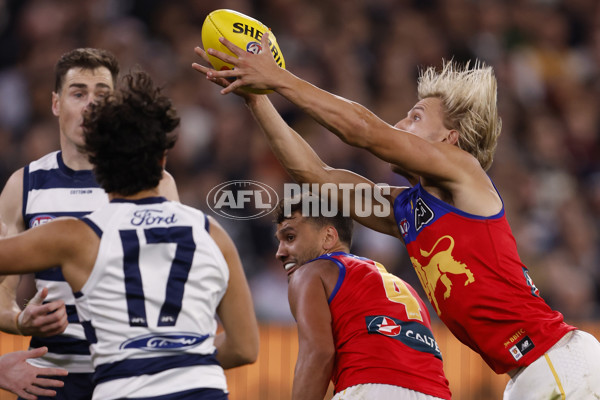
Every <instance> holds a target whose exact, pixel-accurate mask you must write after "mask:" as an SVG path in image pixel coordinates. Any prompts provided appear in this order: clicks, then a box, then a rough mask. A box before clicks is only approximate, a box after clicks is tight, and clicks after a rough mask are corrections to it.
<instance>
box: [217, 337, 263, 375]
mask: <svg viewBox="0 0 600 400" xmlns="http://www.w3.org/2000/svg"><path fill="white" fill-rule="evenodd" d="M215 347H216V348H217V355H216V358H217V361H219V364H221V367H223V369H229V368H235V367H239V366H242V365H246V364H252V363H253V362H255V361H256V356H257V353H258V351H257V348H256V347H257V346H254V345H253V343H251V341H246V342H245V343H242V342H238V343H231V340H230V341H228V340H227V334H226V333H225V332H221V333H219V334H218V335H217V337H216V338H215Z"/></svg>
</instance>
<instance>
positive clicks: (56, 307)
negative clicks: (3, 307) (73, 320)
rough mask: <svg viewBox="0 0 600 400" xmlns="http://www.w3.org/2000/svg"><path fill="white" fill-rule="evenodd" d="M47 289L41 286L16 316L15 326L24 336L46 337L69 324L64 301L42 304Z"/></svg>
mask: <svg viewBox="0 0 600 400" xmlns="http://www.w3.org/2000/svg"><path fill="white" fill-rule="evenodd" d="M46 296H48V289H47V288H43V289H42V290H40V291H38V292H37V293H36V295H35V296H34V297H33V298H32V299H31V300H30V301H29V303H28V304H27V307H25V309H24V310H23V311H21V313H19V317H18V318H17V328H18V330H19V332H21V334H22V335H24V336H38V337H47V336H54V335H58V334H60V333H63V332H64V331H65V329H66V328H67V325H68V324H69V321H68V319H67V310H66V308H65V302H64V301H62V300H55V301H51V302H49V303H46V304H43V302H44V299H45V298H46Z"/></svg>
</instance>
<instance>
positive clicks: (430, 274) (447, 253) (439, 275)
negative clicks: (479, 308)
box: [410, 235, 475, 315]
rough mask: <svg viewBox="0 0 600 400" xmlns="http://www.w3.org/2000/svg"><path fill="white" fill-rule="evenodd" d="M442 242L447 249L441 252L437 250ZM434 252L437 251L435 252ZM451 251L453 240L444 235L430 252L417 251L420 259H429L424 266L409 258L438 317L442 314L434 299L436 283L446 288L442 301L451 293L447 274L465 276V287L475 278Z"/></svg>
mask: <svg viewBox="0 0 600 400" xmlns="http://www.w3.org/2000/svg"><path fill="white" fill-rule="evenodd" d="M442 241H447V242H449V244H448V247H447V248H445V249H443V250H438V246H439V245H440V243H441V242H442ZM436 250H438V251H437V252H436ZM452 250H454V238H453V237H452V236H448V235H446V236H442V237H441V238H439V239H438V240H437V242H435V244H434V245H433V248H432V249H431V250H430V251H425V250H423V249H420V250H419V251H420V253H421V256H422V257H425V258H426V259H429V262H428V263H427V264H426V265H421V263H420V262H419V260H417V259H416V258H415V257H411V258H410V261H411V262H412V264H413V266H414V267H415V270H416V271H417V275H418V276H419V280H420V281H421V284H422V285H423V289H425V292H426V293H427V297H429V300H430V301H431V304H432V305H433V307H434V308H435V311H436V312H437V314H438V315H441V314H442V313H441V311H440V308H439V305H438V302H437V299H436V298H435V288H436V287H437V284H438V282H440V281H441V282H442V284H443V285H444V287H445V288H446V290H445V291H444V300H445V299H447V298H449V297H450V294H451V292H452V281H451V280H450V277H449V276H448V275H449V274H451V275H466V276H467V280H466V282H465V286H467V285H468V284H470V283H473V282H475V277H474V276H473V273H472V272H471V270H470V269H469V267H467V266H466V265H465V264H463V263H462V262H460V261H457V260H455V259H454V257H453V256H452ZM432 254H433V255H432Z"/></svg>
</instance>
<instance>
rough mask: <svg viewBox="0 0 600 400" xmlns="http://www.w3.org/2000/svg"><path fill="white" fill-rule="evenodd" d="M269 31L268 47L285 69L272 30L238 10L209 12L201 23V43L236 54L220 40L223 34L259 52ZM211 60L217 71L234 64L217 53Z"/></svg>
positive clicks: (254, 51) (261, 91)
mask: <svg viewBox="0 0 600 400" xmlns="http://www.w3.org/2000/svg"><path fill="white" fill-rule="evenodd" d="M266 31H269V48H270V50H271V53H273V58H274V59H275V62H276V63H277V65H279V66H280V67H281V68H285V60H284V59H283V54H282V53H281V49H280V48H279V45H278V44H277V39H276V38H275V35H274V34H273V32H270V29H269V28H268V27H267V26H266V25H264V24H263V23H262V22H260V21H258V20H256V19H254V18H251V17H249V16H247V15H245V14H242V13H240V12H237V11H233V10H227V9H221V10H215V11H213V12H211V13H210V14H208V16H207V17H206V19H205V20H204V24H203V25H202V46H203V47H204V50H206V49H208V48H213V49H215V50H219V51H221V52H223V53H227V54H230V55H232V56H233V55H234V54H232V53H231V52H230V51H229V49H227V47H225V46H224V45H223V44H222V43H221V42H219V38H220V37H224V38H226V39H227V40H229V41H230V42H231V43H233V44H235V45H236V46H238V47H240V48H242V49H246V51H248V52H250V53H254V54H258V53H260V52H261V51H262V46H261V43H260V40H261V39H262V35H263V33H264V32H266ZM208 59H209V61H210V63H211V64H212V66H213V68H214V69H216V70H217V71H221V70H224V69H232V68H233V65H231V64H229V63H226V62H224V61H222V60H220V59H218V58H216V57H214V56H211V55H208ZM248 90H250V91H252V92H254V93H269V92H271V91H270V90H254V89H248Z"/></svg>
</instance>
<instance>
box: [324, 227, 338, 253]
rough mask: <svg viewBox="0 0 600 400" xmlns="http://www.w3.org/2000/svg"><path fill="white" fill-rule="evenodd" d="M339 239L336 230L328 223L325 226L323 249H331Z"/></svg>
mask: <svg viewBox="0 0 600 400" xmlns="http://www.w3.org/2000/svg"><path fill="white" fill-rule="evenodd" d="M338 241H339V236H338V232H337V230H336V229H335V228H334V227H333V226H331V225H329V226H327V227H326V228H325V237H324V240H323V250H331V249H332V248H334V247H335V245H336V244H337V243H338Z"/></svg>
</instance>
